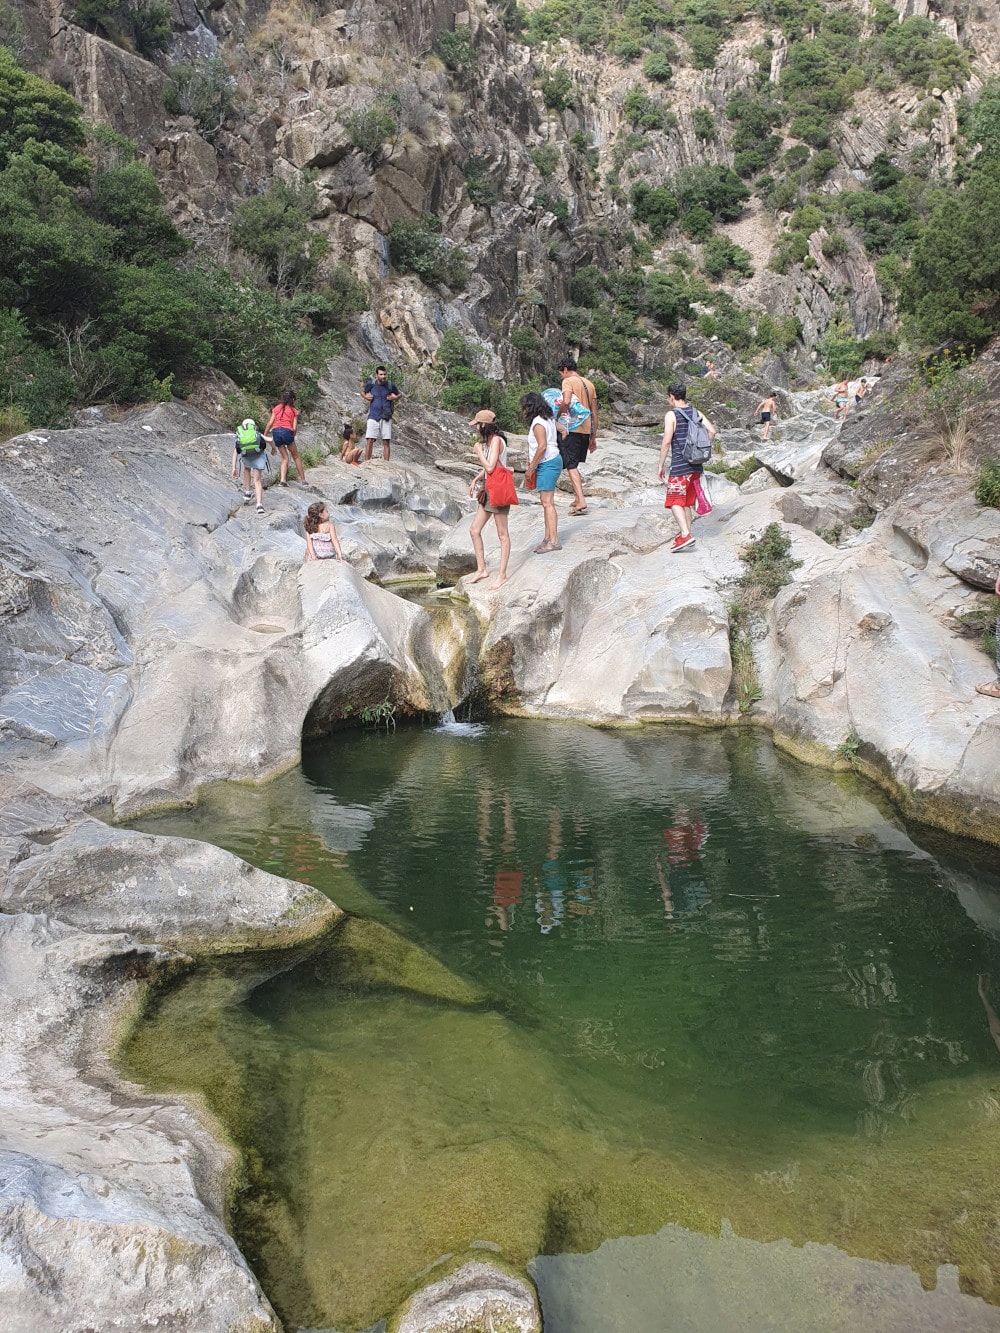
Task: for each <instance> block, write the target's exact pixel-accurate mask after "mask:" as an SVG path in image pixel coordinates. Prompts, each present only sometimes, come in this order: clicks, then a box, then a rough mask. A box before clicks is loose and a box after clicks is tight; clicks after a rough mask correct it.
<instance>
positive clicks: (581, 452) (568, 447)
mask: <svg viewBox="0 0 1000 1333" xmlns="http://www.w3.org/2000/svg"><path fill="white" fill-rule="evenodd" d="M589 453H590V436H589V435H584V434H583V433H582V432H581V431H571V432H570V434H569V435H564V436H563V438H562V439H561V440H560V441H559V454H560V457H561V458H562V461H563V467H564V468H571V467H579V466H580V464H581V463H582V462H583V461H584V459H585V458H586V457H587V455H588V454H589Z"/></svg>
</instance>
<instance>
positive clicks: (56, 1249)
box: [0, 914, 279, 1333]
mask: <svg viewBox="0 0 1000 1333" xmlns="http://www.w3.org/2000/svg"><path fill="white" fill-rule="evenodd" d="M171 965H172V958H171V955H170V954H168V953H167V952H166V951H165V950H162V949H160V948H157V947H155V946H152V945H142V944H138V943H137V942H136V941H134V940H132V939H130V938H129V937H128V936H126V935H120V934H114V935H95V934H90V933H84V932H81V931H79V930H76V929H74V928H73V927H71V926H67V925H64V924H61V923H59V922H55V921H50V920H47V919H46V918H44V917H40V916H32V915H26V914H22V915H18V916H2V915H0V1031H2V1032H3V1041H2V1042H0V1327H2V1328H3V1329H4V1333H113V1331H114V1333H121V1331H122V1330H126V1329H127V1330H129V1333H146V1331H147V1330H148V1331H149V1333H152V1331H153V1330H154V1329H158V1330H164V1329H175V1330H184V1331H185V1333H196V1331H197V1333H210V1331H211V1333H214V1331H215V1330H220V1333H221V1330H239V1331H240V1333H266V1331H267V1330H278V1328H279V1324H278V1321H277V1319H276V1318H275V1316H274V1312H273V1311H272V1310H271V1307H270V1305H269V1304H268V1302H267V1300H266V1299H265V1298H264V1296H263V1294H262V1293H261V1291H260V1288H259V1287H258V1285H257V1282H256V1279H255V1278H254V1276H253V1274H252V1273H251V1272H250V1270H249V1268H248V1267H247V1265H246V1262H245V1261H244V1259H243V1257H242V1255H241V1254H240V1252H239V1250H238V1249H237V1247H236V1245H235V1243H234V1241H233V1240H232V1238H231V1237H230V1236H229V1235H228V1234H227V1232H226V1230H225V1227H224V1225H223V1223H222V1208H223V1203H222V1196H223V1179H224V1173H225V1171H226V1170H227V1169H228V1165H229V1162H228V1155H227V1153H226V1151H225V1150H224V1149H222V1148H221V1147H220V1146H219V1145H217V1144H216V1143H215V1142H214V1141H213V1139H212V1138H211V1137H210V1135H209V1133H208V1131H207V1130H206V1128H205V1127H204V1126H203V1125H202V1124H201V1122H200V1121H199V1120H198V1118H197V1117H196V1116H195V1115H194V1114H193V1113H192V1111H190V1110H188V1109H187V1108H186V1107H185V1106H183V1105H182V1104H181V1103H179V1102H177V1101H172V1100H171V1099H169V1098H162V1097H150V1096H145V1095H143V1094H142V1093H141V1092H140V1091H139V1090H138V1089H137V1088H134V1087H132V1086H131V1085H124V1084H122V1083H121V1081H120V1080H119V1079H118V1078H117V1076H116V1075H115V1073H114V1071H113V1070H112V1068H111V1066H110V1064H109V1062H108V1060H107V1058H106V1057H105V1056H104V1055H103V1053H102V1052H103V1049H104V1046H105V1044H106V1042H107V1040H108V1035H109V1031H110V1025H111V1023H112V1021H113V1018H114V1015H115V1013H116V1012H117V1011H119V1009H120V1006H121V1005H123V1004H129V1003H132V1002H133V1001H134V999H135V997H136V994H137V991H136V988H137V986H138V985H140V984H141V983H142V981H143V980H144V979H146V978H149V977H151V976H155V975H156V974H157V972H158V971H160V970H161V969H163V968H164V967H169V966H171Z"/></svg>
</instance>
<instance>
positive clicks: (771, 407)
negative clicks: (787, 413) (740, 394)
mask: <svg viewBox="0 0 1000 1333" xmlns="http://www.w3.org/2000/svg"><path fill="white" fill-rule="evenodd" d="M757 412H758V413H759V415H760V424H761V425H762V426H763V427H764V434H763V435H762V436H761V437H760V438H761V439H762V440H766V439H767V437H768V436H769V435H770V433H771V418H772V417H776V416H777V415H778V403H777V400H776V398H775V397H774V395H773V393H772V395H771V397H770V398H762V399H761V400H760V402H759V403H758V404H757Z"/></svg>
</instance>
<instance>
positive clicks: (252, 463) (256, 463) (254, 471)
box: [233, 417, 267, 514]
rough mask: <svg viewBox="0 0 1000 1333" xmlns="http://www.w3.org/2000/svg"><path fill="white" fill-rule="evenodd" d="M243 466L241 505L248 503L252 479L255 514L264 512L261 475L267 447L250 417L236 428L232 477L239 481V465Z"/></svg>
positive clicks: (265, 462) (264, 466) (264, 464)
mask: <svg viewBox="0 0 1000 1333" xmlns="http://www.w3.org/2000/svg"><path fill="white" fill-rule="evenodd" d="M240 463H242V464H243V503H244V504H245V505H248V504H249V503H250V478H251V476H252V477H253V485H254V490H255V491H256V492H257V513H258V514H263V512H264V487H263V473H264V469H265V468H266V467H267V445H266V443H265V441H264V437H263V435H261V433H260V431H259V430H258V429H257V423H256V421H254V420H253V418H252V417H247V418H246V419H245V420H244V421H241V422H240V424H239V425H238V426H237V427H236V444H235V447H234V449H233V476H234V477H235V478H236V479H237V481H238V480H239V473H238V468H239V464H240Z"/></svg>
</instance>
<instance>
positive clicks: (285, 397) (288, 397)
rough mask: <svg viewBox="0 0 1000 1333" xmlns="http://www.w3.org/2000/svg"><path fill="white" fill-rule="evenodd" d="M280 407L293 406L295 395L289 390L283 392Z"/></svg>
mask: <svg viewBox="0 0 1000 1333" xmlns="http://www.w3.org/2000/svg"><path fill="white" fill-rule="evenodd" d="M281 406H282V407H294V406H295V394H294V392H293V391H292V390H291V389H286V390H285V392H284V393H283V394H282V395H281Z"/></svg>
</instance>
